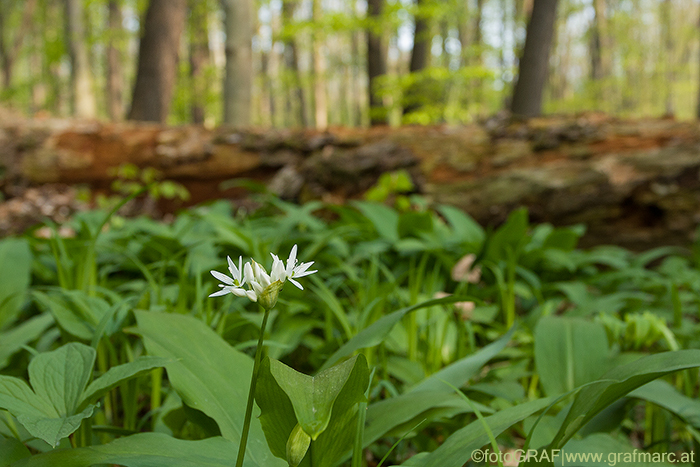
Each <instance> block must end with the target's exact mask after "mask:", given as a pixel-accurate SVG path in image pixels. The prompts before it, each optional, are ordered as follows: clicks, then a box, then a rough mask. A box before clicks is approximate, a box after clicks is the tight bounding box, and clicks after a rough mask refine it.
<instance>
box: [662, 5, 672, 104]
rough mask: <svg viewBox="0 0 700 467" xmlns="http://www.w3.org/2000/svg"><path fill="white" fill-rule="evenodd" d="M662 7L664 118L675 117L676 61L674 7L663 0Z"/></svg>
mask: <svg viewBox="0 0 700 467" xmlns="http://www.w3.org/2000/svg"><path fill="white" fill-rule="evenodd" d="M660 7H661V35H662V38H661V39H662V43H663V50H664V54H663V55H664V57H663V60H664V68H665V77H664V78H665V81H666V86H665V95H664V116H666V117H673V114H674V113H675V112H674V110H675V109H674V105H673V85H674V82H675V81H676V75H675V70H674V66H675V63H674V60H673V54H674V50H673V31H672V28H673V26H672V21H671V13H672V12H671V9H672V5H671V2H670V0H663V2H662V3H661V5H660Z"/></svg>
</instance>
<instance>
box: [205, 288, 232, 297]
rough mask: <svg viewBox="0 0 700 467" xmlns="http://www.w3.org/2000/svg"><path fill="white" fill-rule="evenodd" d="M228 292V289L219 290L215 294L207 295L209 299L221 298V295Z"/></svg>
mask: <svg viewBox="0 0 700 467" xmlns="http://www.w3.org/2000/svg"><path fill="white" fill-rule="evenodd" d="M229 292H230V291H229V289H221V290H217V291H216V292H214V293H212V294H209V296H210V297H221V296H222V295H226V294H228V293H229Z"/></svg>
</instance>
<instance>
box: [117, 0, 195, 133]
mask: <svg viewBox="0 0 700 467" xmlns="http://www.w3.org/2000/svg"><path fill="white" fill-rule="evenodd" d="M186 16H187V2H186V0H151V2H150V3H149V5H148V10H147V12H146V20H145V22H144V25H143V31H142V36H141V42H140V44H139V61H138V68H137V72H136V83H135V84H134V92H133V95H132V100H131V110H130V111H129V120H141V121H149V122H165V121H166V120H167V118H168V113H169V112H170V104H171V100H172V95H173V89H174V87H175V79H176V77H177V64H178V59H179V49H180V37H181V36H182V31H183V29H184V27H185V17H186Z"/></svg>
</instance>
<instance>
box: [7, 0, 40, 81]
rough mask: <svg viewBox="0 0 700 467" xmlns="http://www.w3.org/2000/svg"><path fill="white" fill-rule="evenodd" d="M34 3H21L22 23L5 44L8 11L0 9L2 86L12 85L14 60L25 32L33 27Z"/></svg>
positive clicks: (34, 0)
mask: <svg viewBox="0 0 700 467" xmlns="http://www.w3.org/2000/svg"><path fill="white" fill-rule="evenodd" d="M36 4H37V1H36V0H27V1H25V2H23V3H21V6H22V9H23V12H22V23H21V25H20V27H19V28H17V32H16V34H15V39H14V41H13V42H12V44H7V43H6V42H5V39H6V37H5V27H6V23H7V20H8V18H7V16H8V12H7V11H0V60H2V79H3V82H2V86H3V87H5V88H9V87H10V86H11V85H12V76H13V72H14V65H15V61H16V60H17V57H18V56H19V53H20V51H21V50H22V44H23V43H24V38H25V37H26V35H27V33H28V32H30V31H31V30H32V29H33V28H32V18H33V16H34V10H35V9H36ZM0 10H5V7H4V6H0Z"/></svg>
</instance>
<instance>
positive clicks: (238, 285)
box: [209, 245, 317, 308]
mask: <svg viewBox="0 0 700 467" xmlns="http://www.w3.org/2000/svg"><path fill="white" fill-rule="evenodd" d="M270 254H271V255H272V268H271V269H270V274H268V273H267V271H266V270H265V268H264V267H262V266H261V265H260V264H258V263H257V262H256V261H255V260H251V261H250V262H248V263H245V265H244V264H243V258H242V257H239V258H238V267H236V265H235V264H233V261H231V258H229V257H227V259H228V264H229V267H228V270H229V272H230V273H231V277H229V276H227V275H225V274H222V273H220V272H217V271H211V274H212V275H213V276H214V277H216V278H217V279H219V280H220V281H221V282H223V284H219V287H221V289H222V290H219V291H218V292H214V293H213V294H211V295H209V296H210V297H218V296H221V295H226V294H227V293H231V294H233V295H236V296H238V297H248V298H249V299H250V300H251V301H253V302H259V303H260V304H261V305H263V307H269V308H271V307H273V306H274V304H275V303H276V302H277V294H278V293H279V291H280V290H281V289H282V286H283V285H284V283H285V281H287V280H289V282H291V283H292V284H294V285H295V286H296V287H298V288H300V289H301V290H304V287H302V286H301V284H300V283H299V282H297V281H296V280H294V279H295V278H297V279H298V278H300V277H304V276H308V275H309V274H313V273H315V272H317V271H309V270H308V269H309V267H311V265H312V264H314V262H313V261H311V262H310V263H301V264H299V265H297V246H296V245H294V246H293V247H292V251H291V252H290V253H289V258H288V259H287V265H286V267H285V263H284V261H282V260H281V259H279V257H278V256H277V255H276V254H274V253H270ZM245 284H248V286H249V289H248V290H246V289H244V288H243V286H244V285H245Z"/></svg>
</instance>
